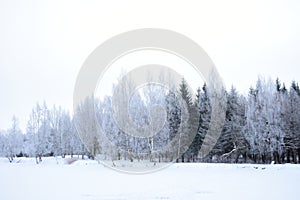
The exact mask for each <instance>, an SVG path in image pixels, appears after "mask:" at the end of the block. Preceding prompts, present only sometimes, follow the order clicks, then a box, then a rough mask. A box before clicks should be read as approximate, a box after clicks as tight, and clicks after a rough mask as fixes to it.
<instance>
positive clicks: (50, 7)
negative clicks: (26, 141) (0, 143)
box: [0, 0, 300, 130]
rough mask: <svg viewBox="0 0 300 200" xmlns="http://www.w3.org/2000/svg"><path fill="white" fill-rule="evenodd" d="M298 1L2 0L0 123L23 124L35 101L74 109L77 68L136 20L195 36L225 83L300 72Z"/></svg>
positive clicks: (245, 83)
mask: <svg viewBox="0 0 300 200" xmlns="http://www.w3.org/2000/svg"><path fill="white" fill-rule="evenodd" d="M299 13H300V3H299V1H297V0H294V1H292V0H282V1H276V0H272V1H271V0H270V1H262V0H260V1H253V0H251V1H240V0H236V1H232V0H226V1H222V0H220V1H214V0H211V1H199V0H197V1H196V0H195V1H174V0H164V1H161V0H159V1H158V0H152V1H140V0H137V1H125V0H123V1H115V0H110V1H74V0H73V1H61V0H59V1H49V2H45V1H29V0H28V1H23V0H18V1H17V0H16V1H4V0H0V92H1V97H0V129H6V128H8V127H9V126H10V122H11V118H12V116H13V115H14V114H15V115H16V116H17V117H18V118H19V120H20V125H21V127H22V129H23V130H25V127H26V122H27V120H28V117H29V114H30V112H31V109H32V107H33V105H34V104H35V103H36V102H37V101H39V102H43V101H46V102H47V104H48V105H50V106H51V105H53V104H56V105H61V106H62V107H64V108H66V109H69V110H72V101H73V100H72V95H73V89H74V84H75V80H76V76H77V73H78V71H79V69H80V67H81V65H82V63H83V62H84V60H85V59H86V58H87V56H88V55H89V54H90V53H91V52H92V51H93V50H94V49H95V48H96V47H97V46H98V45H100V44H101V43H102V42H104V41H105V40H107V39H109V38H110V37H112V36H114V35H117V34H119V33H122V32H125V31H129V30H132V29H138V28H164V29H170V30H173V31H176V32H179V33H182V34H184V35H186V36H187V37H189V38H191V39H192V40H194V41H196V42H197V43H198V44H199V45H200V46H201V47H202V48H203V49H204V50H205V51H206V52H207V53H208V55H209V56H210V57H211V59H212V60H213V62H214V63H215V65H216V67H217V69H218V70H219V73H220V75H221V76H222V78H223V80H224V82H225V84H226V87H227V88H230V86H231V85H232V84H233V85H234V86H235V87H236V88H237V89H238V90H239V91H240V92H242V93H246V92H247V91H248V88H249V86H250V85H254V84H255V81H256V79H257V76H258V75H265V76H270V77H272V78H274V79H275V78H276V77H279V78H280V79H281V80H282V81H284V82H287V84H288V85H289V84H290V82H291V80H296V81H299V80H300V67H299V66H300V59H299V53H300V38H299V35H300V20H299V19H300V14H299Z"/></svg>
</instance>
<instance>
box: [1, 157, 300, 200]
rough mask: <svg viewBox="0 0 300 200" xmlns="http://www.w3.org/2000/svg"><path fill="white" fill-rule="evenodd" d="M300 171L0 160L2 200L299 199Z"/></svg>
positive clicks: (286, 167)
mask: <svg viewBox="0 0 300 200" xmlns="http://www.w3.org/2000/svg"><path fill="white" fill-rule="evenodd" d="M299 185H300V165H291V164H286V165H251V164H243V165H232V164H202V163H198V164H195V163H193V164H192V163H191V164H182V163H181V164H173V165H171V166H170V167H168V168H166V169H163V170H161V171H158V172H155V173H150V174H144V175H130V174H125V173H120V172H116V171H113V170H111V169H109V168H107V167H104V166H103V165H101V164H98V163H97V162H96V161H91V160H78V161H76V162H74V163H72V164H70V165H69V164H66V162H65V160H64V159H62V158H58V159H55V158H45V159H44V160H43V162H42V163H41V164H39V165H37V164H35V160H34V159H25V158H20V159H16V160H15V163H9V162H8V160H7V159H6V158H0V199H1V200H19V199H22V200H24V199H29V200H44V199H51V200H67V199H70V200H116V199H118V200H121V199H122V200H127V199H128V200H134V199H139V200H144V199H187V200H190V199H199V200H202V199H218V200H220V199H222V200H227V199H230V200H232V199H239V200H240V199H243V200H245V199H251V200H256V199H264V200H265V199H272V200H275V199H278V200H279V199H289V200H291V199H299V198H300V195H299V190H298V189H299Z"/></svg>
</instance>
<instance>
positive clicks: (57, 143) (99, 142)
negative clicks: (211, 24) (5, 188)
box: [0, 77, 300, 163]
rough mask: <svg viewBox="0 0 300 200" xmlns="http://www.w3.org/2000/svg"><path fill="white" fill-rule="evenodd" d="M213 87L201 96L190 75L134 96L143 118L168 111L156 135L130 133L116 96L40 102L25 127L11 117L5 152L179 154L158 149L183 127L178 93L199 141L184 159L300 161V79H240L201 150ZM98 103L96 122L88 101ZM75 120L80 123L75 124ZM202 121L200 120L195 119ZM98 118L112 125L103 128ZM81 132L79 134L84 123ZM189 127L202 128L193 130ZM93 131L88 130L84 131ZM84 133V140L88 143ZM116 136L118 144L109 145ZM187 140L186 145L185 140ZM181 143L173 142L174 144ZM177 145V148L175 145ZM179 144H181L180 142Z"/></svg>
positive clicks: (141, 121)
mask: <svg viewBox="0 0 300 200" xmlns="http://www.w3.org/2000/svg"><path fill="white" fill-rule="evenodd" d="M209 94H210V88H209V87H208V86H207V85H206V84H204V85H203V86H202V87H201V88H199V89H198V90H197V95H196V96H195V97H194V96H192V95H191V93H190V91H189V87H188V84H187V82H186V81H185V80H184V79H183V80H182V83H181V84H180V85H179V86H175V87H174V89H172V90H168V91H165V90H162V89H161V88H160V87H155V86H153V87H148V88H146V89H144V90H142V91H140V92H136V93H135V94H134V95H133V96H132V97H131V98H130V107H129V111H130V117H131V119H132V120H133V121H134V122H135V123H136V124H137V125H139V126H144V125H148V124H150V121H151V120H150V118H149V114H150V113H149V110H150V109H151V107H153V106H154V105H160V106H163V107H164V108H165V111H166V123H165V124H164V126H163V127H162V129H161V130H160V131H159V133H157V134H156V135H154V136H152V137H148V138H136V137H134V136H131V135H128V134H124V133H123V132H122V130H120V128H118V126H117V125H116V123H115V121H114V117H113V113H112V97H111V96H105V97H104V98H103V99H101V100H100V99H93V100H92V99H91V98H87V99H86V101H85V102H83V103H82V105H81V106H80V108H79V109H78V111H77V112H75V114H74V115H73V116H71V115H70V113H69V112H68V111H66V110H64V109H63V108H61V107H56V106H53V107H52V108H49V107H48V106H47V104H46V103H45V102H44V103H43V104H39V103H37V104H36V105H35V106H34V107H33V109H32V112H31V114H30V117H29V120H28V123H27V128H26V131H25V132H22V131H21V129H20V128H19V125H18V119H17V118H16V117H15V116H14V117H13V118H12V125H11V128H9V129H8V130H2V131H1V133H0V156H2V157H7V158H8V159H9V160H10V161H11V162H12V161H13V160H14V158H15V157H21V156H26V157H36V162H37V163H39V162H42V158H43V157H44V156H62V157H64V156H66V155H71V156H74V155H76V156H79V155H80V156H82V157H84V155H86V156H89V157H90V158H95V157H96V156H97V155H101V156H102V158H103V159H112V160H121V159H125V160H131V161H133V160H151V161H155V162H164V161H172V160H174V155H173V154H172V153H168V152H165V153H163V154H162V153H156V152H159V149H161V148H163V147H164V146H166V145H167V144H168V142H169V141H171V140H172V139H173V138H174V137H175V136H176V134H177V133H178V132H180V130H179V127H180V124H181V123H182V122H181V114H182V113H181V112H182V110H181V108H180V103H179V98H178V96H179V95H180V96H181V97H182V99H183V100H184V101H185V102H186V105H187V107H188V112H189V116H190V120H193V125H196V127H194V128H195V129H185V131H183V132H181V133H180V134H181V135H182V138H181V139H182V140H183V139H184V137H189V135H193V136H194V137H193V141H192V143H191V144H190V145H189V147H188V148H187V149H185V150H184V153H183V154H182V156H180V157H179V158H177V159H176V161H177V162H229V163H271V162H275V163H299V162H300V89H299V85H298V83H296V82H295V81H293V82H292V83H291V85H290V86H289V87H286V86H285V84H282V83H280V81H279V79H277V80H276V81H273V80H271V79H268V80H266V79H265V78H262V77H259V78H258V80H257V82H256V86H255V87H251V88H250V89H249V93H248V94H247V95H246V96H244V95H241V94H239V93H238V92H237V91H236V89H235V88H234V87H232V88H231V89H230V90H229V91H227V92H226V96H227V107H226V117H225V124H224V127H223V130H222V134H221V136H220V137H219V139H218V141H217V143H216V145H215V146H214V148H213V149H212V151H211V152H210V153H209V155H207V156H205V157H202V156H201V155H200V154H199V151H200V149H201V145H202V143H203V140H204V138H205V136H206V133H207V130H208V129H209V125H210V116H211V103H210V95H209ZM91 104H93V107H94V109H95V113H96V122H95V121H93V119H95V118H94V117H93V116H91V115H93V114H94V112H90V110H89V108H90V106H89V105H91ZM75 122H76V128H77V129H76V128H75ZM195 122H196V123H195ZM95 124H98V125H99V126H100V127H101V129H102V130H104V132H105V138H104V136H103V135H99V134H97V131H96V128H95V126H96V125H95ZM78 130H79V131H80V132H81V134H78V133H77V131H78ZM190 130H197V131H196V133H193V134H191V133H190V132H189V131H190ZM85 137H86V138H85ZM82 141H85V142H84V144H83V143H82ZM108 144H111V145H108ZM174 148H177V147H174ZM179 148H180V147H179ZM173 150H174V149H173ZM171 151H172V149H171ZM174 151H175V150H174Z"/></svg>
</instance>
